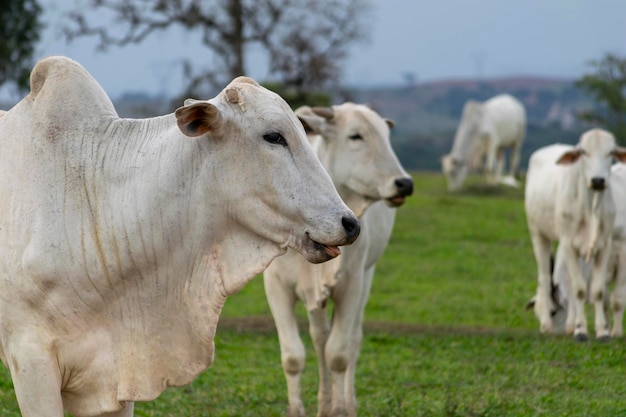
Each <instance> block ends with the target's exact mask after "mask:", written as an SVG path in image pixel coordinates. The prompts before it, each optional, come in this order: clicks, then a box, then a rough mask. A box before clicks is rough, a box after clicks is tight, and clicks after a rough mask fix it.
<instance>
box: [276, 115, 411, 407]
mask: <svg viewBox="0 0 626 417" xmlns="http://www.w3.org/2000/svg"><path fill="white" fill-rule="evenodd" d="M296 114H297V115H298V117H300V119H301V120H302V122H303V124H305V125H306V126H307V127H308V128H309V130H310V131H312V133H313V134H314V135H312V136H310V139H311V141H312V143H313V147H314V149H315V150H316V152H317V154H318V156H319V157H320V159H321V161H322V163H323V165H324V167H325V168H326V169H327V170H328V172H329V174H330V176H331V178H332V180H333V182H334V184H335V186H336V187H337V190H338V191H339V194H340V195H341V197H342V198H343V199H344V201H345V202H346V204H348V207H350V208H351V209H352V210H353V211H354V212H355V213H356V214H357V215H358V216H359V218H360V221H361V226H362V230H361V236H360V238H359V239H358V240H357V241H356V242H355V243H354V244H353V245H352V246H351V247H347V248H345V249H344V250H343V253H342V255H341V256H339V257H338V258H337V259H335V260H333V261H330V262H327V263H326V264H323V265H312V264H309V263H307V262H305V261H304V260H303V259H302V257H301V256H299V255H298V254H297V253H295V252H293V251H288V252H287V254H286V255H284V256H281V257H279V258H276V259H275V260H274V261H273V262H272V263H271V265H270V266H269V268H268V269H267V270H266V271H265V274H264V282H265V292H266V295H267V299H268V301H269V305H270V307H271V310H272V315H273V316H274V321H275V323H276V328H277V330H278V337H279V341H280V349H281V358H282V365H283V369H284V372H285V377H286V379H287V390H288V397H289V406H288V411H287V415H288V416H290V417H295V416H304V407H303V405H302V400H301V395H300V376H301V374H302V371H303V369H304V359H305V358H304V356H305V350H304V347H303V345H302V341H301V339H300V336H299V333H298V326H297V323H296V316H295V312H294V307H295V303H296V302H297V300H298V299H299V300H301V301H303V302H304V303H305V305H306V308H307V311H308V317H309V331H310V334H311V337H312V340H313V344H314V347H315V351H316V353H317V358H318V367H319V378H320V380H319V392H318V414H317V415H318V416H320V417H321V416H344V415H347V416H356V396H355V392H354V376H355V368H356V361H357V357H358V355H359V351H360V347H361V339H362V320H363V311H364V309H365V304H366V302H367V298H368V296H369V292H370V287H371V284H372V277H373V275H374V268H375V265H376V262H377V261H378V259H379V258H380V256H381V255H382V253H383V251H384V250H385V247H386V246H387V243H388V241H389V237H390V235H391V231H392V228H393V224H394V220H395V211H396V210H395V208H394V207H397V206H400V205H401V204H403V203H404V201H405V198H406V197H407V196H409V195H411V194H412V192H413V181H412V180H411V178H410V177H409V176H408V174H407V173H406V172H405V171H404V169H402V166H401V165H400V163H399V162H398V160H397V158H396V156H395V154H394V152H393V150H392V149H391V145H390V142H389V128H390V126H392V124H391V121H389V120H384V119H382V118H381V117H380V116H379V115H378V114H377V113H376V112H374V111H373V110H371V109H370V108H368V107H367V106H364V105H357V104H353V103H344V104H342V105H339V106H333V107H332V108H313V109H311V108H309V107H304V108H300V109H298V110H297V111H296ZM327 299H330V300H331V301H332V302H333V305H334V311H333V318H332V323H330V324H329V323H328V318H327V314H326V309H325V306H326V300H327Z"/></svg>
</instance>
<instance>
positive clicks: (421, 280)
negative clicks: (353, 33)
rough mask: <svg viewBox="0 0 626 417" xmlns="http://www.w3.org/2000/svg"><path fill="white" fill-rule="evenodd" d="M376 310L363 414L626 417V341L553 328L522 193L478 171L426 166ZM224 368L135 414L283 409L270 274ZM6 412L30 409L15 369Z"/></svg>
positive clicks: (228, 329)
mask: <svg viewBox="0 0 626 417" xmlns="http://www.w3.org/2000/svg"><path fill="white" fill-rule="evenodd" d="M414 179H415V195H414V196H413V197H412V198H411V199H409V200H408V201H407V204H406V205H405V206H404V207H402V208H401V209H400V210H399V211H398V217H397V222H396V230H395V231H394V235H393V237H392V239H391V242H390V245H389V248H388V250H387V252H386V253H385V255H384V257H383V259H382V260H381V262H380V263H379V265H378V269H377V273H376V277H375V280H374V286H373V289H372V294H371V297H370V301H369V304H368V306H367V310H366V327H365V338H364V341H363V348H362V351H361V356H360V358H359V363H358V369H357V386H356V388H357V396H358V400H359V415H360V416H361V417H364V416H380V417H394V416H398V417H400V416H402V417H414V416H420V417H426V416H445V417H455V416H467V417H476V416H485V417H486V416H497V417H499V416H581V417H582V416H585V417H586V416H622V415H623V416H626V384H624V383H623V381H624V380H625V378H626V375H625V374H626V372H625V371H626V349H624V340H613V341H612V342H610V343H606V344H602V343H598V342H596V341H590V342H587V343H576V342H574V341H573V340H572V339H571V338H569V337H565V336H542V335H540V334H539V331H538V327H539V326H538V322H537V321H536V319H535V318H534V315H533V313H532V312H531V311H525V310H524V304H525V303H526V301H527V300H528V299H529V298H530V296H532V295H533V294H534V291H535V283H536V278H535V262H534V258H533V256H532V250H531V245H530V241H529V238H528V232H527V229H526V222H525V216H524V210H523V191H522V190H513V189H499V188H489V187H485V186H482V185H481V184H480V181H478V180H477V179H475V178H472V179H471V181H470V183H469V185H467V186H466V187H465V188H464V191H462V192H460V193H457V194H454V195H453V194H450V193H448V192H447V191H446V190H445V184H444V181H443V178H442V177H441V176H439V175H437V174H426V173H419V174H415V175H414ZM298 312H299V315H300V316H301V317H302V320H303V322H302V334H303V338H304V340H305V344H306V346H307V368H306V371H305V374H304V376H303V395H304V400H305V405H306V407H307V413H308V414H307V415H309V416H315V412H316V410H315V397H316V384H317V375H316V373H317V368H316V364H315V357H314V353H313V350H312V347H311V343H310V340H309V338H308V335H307V334H306V331H305V330H306V326H305V323H304V316H305V314H304V310H303V309H302V308H299V310H298ZM222 317H223V320H222V321H221V322H220V326H219V328H218V332H217V337H216V357H215V363H214V365H213V367H211V368H210V369H208V370H207V371H206V372H205V373H203V374H202V375H201V376H200V377H199V378H197V379H196V381H195V382H194V383H193V384H191V385H190V386H188V387H184V388H176V389H170V390H168V391H166V392H165V393H164V394H163V395H162V396H161V397H160V398H159V399H157V400H155V401H152V402H148V403H141V404H137V405H136V411H135V415H136V416H154V417H170V416H212V417H213V416H229V417H230V416H237V417H248V416H250V417H252V416H255V417H257V416H263V417H271V416H283V415H284V410H285V408H286V389H285V382H284V378H283V373H282V369H281V367H280V353H279V349H278V342H277V338H276V334H275V330H274V329H273V327H272V325H271V318H270V313H269V309H268V306H267V302H266V301H265V295H264V293H263V283H262V280H261V279H260V278H257V279H255V280H253V281H252V282H250V283H249V284H248V285H247V286H246V287H245V288H244V289H243V290H242V291H241V293H239V294H237V295H236V296H234V297H231V298H230V299H229V300H228V301H227V303H226V306H225V308H224V311H223V315H222ZM0 415H1V416H10V417H12V416H18V415H19V414H18V412H17V405H16V402H15V399H14V396H13V392H12V388H11V383H10V380H9V377H8V373H7V372H6V370H4V369H3V370H2V372H1V373H0Z"/></svg>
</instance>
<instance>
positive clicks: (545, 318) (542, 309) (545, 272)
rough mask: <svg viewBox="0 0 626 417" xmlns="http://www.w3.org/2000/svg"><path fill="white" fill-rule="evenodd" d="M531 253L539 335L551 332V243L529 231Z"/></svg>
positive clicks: (535, 232)
mask: <svg viewBox="0 0 626 417" xmlns="http://www.w3.org/2000/svg"><path fill="white" fill-rule="evenodd" d="M530 237H531V241H532V244H533V252H534V254H535V260H536V261H537V277H538V278H537V281H538V282H537V296H536V299H535V315H536V316H537V318H538V319H539V325H540V327H539V330H540V331H541V333H551V332H552V316H551V311H552V308H553V306H552V297H551V292H552V277H551V276H550V254H551V253H552V242H551V241H550V240H549V239H546V238H545V237H543V236H541V235H540V234H539V233H538V232H537V231H535V230H532V229H531V230H530Z"/></svg>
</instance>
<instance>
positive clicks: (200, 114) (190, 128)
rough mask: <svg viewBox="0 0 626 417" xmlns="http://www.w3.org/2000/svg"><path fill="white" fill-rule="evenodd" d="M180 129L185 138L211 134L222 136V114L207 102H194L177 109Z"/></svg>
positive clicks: (177, 120) (176, 113)
mask: <svg viewBox="0 0 626 417" xmlns="http://www.w3.org/2000/svg"><path fill="white" fill-rule="evenodd" d="M174 114H175V115H176V122H177V123H178V128H179V129H180V131H181V132H183V134H184V135H185V136H189V137H192V138H195V137H198V136H202V135H204V134H205V133H211V136H214V137H220V136H221V135H222V114H221V113H220V111H219V110H218V109H217V107H215V106H214V105H213V104H211V103H208V102H206V101H199V102H194V103H192V104H190V105H185V106H183V107H179V108H178V109H176V112H175V113H174Z"/></svg>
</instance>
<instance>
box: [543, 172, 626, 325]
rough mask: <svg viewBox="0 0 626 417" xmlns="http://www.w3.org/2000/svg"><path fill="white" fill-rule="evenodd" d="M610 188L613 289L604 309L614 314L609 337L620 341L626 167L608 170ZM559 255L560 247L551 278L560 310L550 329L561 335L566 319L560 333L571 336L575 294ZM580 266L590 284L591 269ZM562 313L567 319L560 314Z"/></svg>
mask: <svg viewBox="0 0 626 417" xmlns="http://www.w3.org/2000/svg"><path fill="white" fill-rule="evenodd" d="M610 184H611V185H610V186H611V194H612V195H613V203H614V205H615V224H614V225H613V231H612V234H611V239H612V243H611V253H612V254H611V257H610V259H609V266H608V275H607V278H608V280H609V284H610V283H611V281H613V282H614V289H613V292H612V293H611V294H610V297H609V294H608V289H607V292H606V293H605V297H604V301H605V307H607V306H610V309H611V311H612V313H613V324H612V326H611V337H621V336H622V335H623V325H622V322H623V316H624V306H625V305H626V166H624V165H623V164H614V165H613V166H612V167H611V177H610ZM562 252H563V248H561V247H560V248H559V249H558V250H557V252H556V259H555V268H554V273H553V276H552V280H553V282H554V288H555V291H553V295H557V299H558V305H559V307H560V308H559V309H557V310H556V311H555V312H554V313H553V317H552V323H553V329H554V327H555V326H556V328H557V331H560V330H561V329H560V325H561V316H564V317H567V318H566V319H564V320H563V323H562V324H563V330H562V331H565V330H566V327H567V330H568V331H569V332H570V333H571V332H572V331H573V323H574V322H575V317H576V303H573V302H569V300H572V299H574V297H575V294H572V291H571V289H570V283H569V280H570V276H569V274H568V270H567V266H566V265H565V262H564V255H563V254H562ZM579 264H580V267H581V270H582V271H583V274H584V276H585V279H586V280H587V282H588V283H589V282H590V281H591V274H592V269H591V268H590V265H588V264H586V263H585V262H584V259H580V260H579ZM587 301H588V300H587ZM564 312H565V314H566V316H565V315H564V314H563V313H564ZM568 323H569V324H568Z"/></svg>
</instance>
